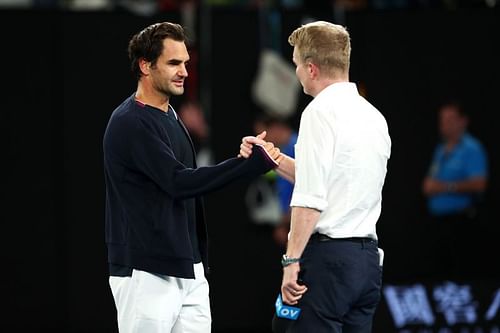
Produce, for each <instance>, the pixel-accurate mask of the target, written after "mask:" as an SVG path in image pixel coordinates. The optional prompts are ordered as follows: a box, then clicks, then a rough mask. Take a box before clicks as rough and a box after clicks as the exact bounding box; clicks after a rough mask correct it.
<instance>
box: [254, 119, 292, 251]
mask: <svg viewBox="0 0 500 333" xmlns="http://www.w3.org/2000/svg"><path fill="white" fill-rule="evenodd" d="M254 130H255V133H262V132H263V131H266V140H267V141H269V142H272V143H273V144H274V145H275V146H276V147H278V148H279V149H280V151H281V152H282V153H283V154H285V155H287V156H290V157H291V158H294V157H295V144H296V143H297V135H298V134H297V131H296V130H295V129H294V128H293V127H292V125H291V124H290V121H289V120H288V119H286V118H282V117H279V116H273V115H268V114H260V115H259V116H258V117H257V118H256V120H255V123H254ZM270 172H275V170H271V171H270ZM275 186H276V193H277V196H278V201H279V207H280V215H281V219H280V222H279V223H278V224H277V225H276V226H275V227H274V230H273V238H274V241H275V242H276V244H277V245H278V246H280V247H285V246H286V243H287V241H288V232H289V231H290V217H291V208H290V200H291V198H292V192H293V183H292V182H290V180H288V179H287V178H285V177H283V176H280V175H279V174H278V175H277V177H276V178H275Z"/></svg>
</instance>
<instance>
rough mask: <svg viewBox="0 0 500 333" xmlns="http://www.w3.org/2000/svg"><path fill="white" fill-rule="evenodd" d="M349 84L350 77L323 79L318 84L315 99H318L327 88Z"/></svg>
mask: <svg viewBox="0 0 500 333" xmlns="http://www.w3.org/2000/svg"><path fill="white" fill-rule="evenodd" d="M341 82H344V83H348V82H349V77H341V78H323V79H320V80H319V81H318V84H317V85H316V93H315V95H313V97H316V95H318V94H319V93H320V92H321V91H323V89H325V88H326V87H329V86H331V85H332V84H334V83H341Z"/></svg>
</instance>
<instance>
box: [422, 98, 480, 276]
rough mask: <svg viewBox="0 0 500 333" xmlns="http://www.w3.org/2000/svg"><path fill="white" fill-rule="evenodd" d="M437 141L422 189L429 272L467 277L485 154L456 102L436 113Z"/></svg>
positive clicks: (472, 255)
mask: <svg viewBox="0 0 500 333" xmlns="http://www.w3.org/2000/svg"><path fill="white" fill-rule="evenodd" d="M438 124H439V134H440V136H441V142H439V143H438V144H437V146H436V148H435V150H434V154H433V157H432V161H431V164H430V167H429V171H428V174H427V176H426V177H425V178H424V180H423V184H422V191H423V194H424V195H425V196H426V197H427V209H428V213H429V216H430V218H431V221H430V223H431V225H430V227H431V228H432V229H431V230H433V232H432V233H433V236H434V237H435V240H434V241H435V245H436V246H437V248H436V249H435V253H432V254H431V255H432V256H433V257H434V258H435V260H436V262H435V263H434V264H433V270H435V273H436V274H437V275H438V276H439V277H441V278H450V277H455V278H462V277H467V276H468V275H470V274H471V273H473V272H472V271H473V270H474V269H473V267H474V262H475V261H477V260H478V258H476V257H475V256H476V255H477V254H478V253H477V251H476V250H477V248H478V244H477V241H479V239H477V237H476V236H477V234H478V228H479V226H478V225H477V222H478V216H479V214H480V210H481V203H482V201H483V194H484V192H485V190H486V187H487V183H488V159H487V153H486V151H485V149H484V147H483V145H482V144H481V142H480V141H479V140H478V139H477V138H475V137H474V136H472V135H471V134H470V133H469V132H468V130H467V128H468V124H469V118H468V116H467V114H466V113H465V110H464V109H463V107H462V105H461V104H460V103H459V102H458V101H448V102H445V103H443V104H442V105H441V106H440V107H439V109H438Z"/></svg>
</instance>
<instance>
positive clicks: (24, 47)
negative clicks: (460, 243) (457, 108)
mask: <svg viewBox="0 0 500 333" xmlns="http://www.w3.org/2000/svg"><path fill="white" fill-rule="evenodd" d="M212 14H213V16H212V37H211V38H212V51H211V67H210V70H209V71H208V72H209V74H210V82H211V90H212V104H211V113H210V115H211V117H210V119H209V120H210V123H211V125H212V144H213V149H214V152H215V155H216V159H217V160H218V161H220V160H222V159H225V158H227V157H230V156H234V155H235V154H236V153H237V150H238V146H239V141H240V139H241V137H242V136H243V135H247V134H250V133H251V132H252V125H251V120H252V117H253V113H254V112H255V106H254V105H253V102H252V100H251V96H250V84H251V82H252V80H253V78H254V75H255V71H256V67H257V61H258V58H257V56H258V53H259V47H260V45H261V44H260V40H259V35H258V31H257V30H258V29H257V24H258V15H257V13H256V12H255V11H251V10H247V11H243V12H241V11H236V10H223V9H217V10H213V11H212ZM302 14H303V13H300V12H290V13H286V15H283V16H282V19H283V28H282V37H283V40H284V42H283V53H284V55H285V56H286V57H289V56H290V55H291V49H290V48H288V47H287V44H286V37H287V36H288V34H289V33H290V32H291V31H292V30H293V29H294V28H295V27H296V26H297V25H298V24H299V23H300V19H301V17H302ZM314 14H315V15H317V17H318V18H319V17H321V15H327V13H314ZM321 18H323V19H328V17H321ZM499 18H500V17H499V15H498V11H493V10H492V11H477V12H472V13H471V12H467V13H462V12H453V13H438V12H432V13H429V12H410V13H408V12H406V13H403V12H387V13H385V14H382V13H378V14H376V15H375V14H373V13H369V12H366V13H358V14H353V15H349V16H348V21H347V25H348V28H349V30H350V31H351V35H352V41H353V62H352V79H353V81H355V82H358V83H362V84H363V85H364V86H365V87H366V92H367V97H368V99H369V100H370V101H372V102H373V104H375V105H376V106H377V107H379V108H380V110H381V111H382V113H383V114H384V115H385V116H386V118H387V120H388V123H389V127H390V132H391V137H392V140H393V152H392V157H391V160H390V163H389V173H388V177H387V182H386V186H385V189H384V202H383V214H382V217H381V220H380V224H379V236H380V241H381V245H382V247H384V249H385V250H386V254H387V256H386V265H385V266H386V268H385V278H386V281H408V280H410V281H411V280H412V279H415V278H419V277H422V278H432V276H430V275H429V273H428V272H427V271H426V256H429V255H431V253H429V251H428V250H426V249H425V245H426V236H427V235H426V228H425V223H424V221H423V220H424V219H425V214H424V201H423V198H422V196H421V194H420V182H421V180H422V177H423V176H424V174H425V172H426V169H427V164H428V161H429V158H430V155H431V151H432V149H433V145H434V143H435V141H436V139H437V136H436V122H435V107H436V104H437V101H438V100H439V99H440V98H441V97H442V96H443V95H446V94H448V93H456V94H459V95H460V96H462V97H463V98H464V100H465V102H466V106H467V108H468V109H469V111H471V118H472V124H471V131H472V132H473V133H474V134H476V135H477V136H478V137H479V138H480V139H481V140H482V141H483V142H484V143H485V145H486V148H487V149H488V152H489V154H490V161H491V174H492V177H491V184H490V189H489V191H488V196H487V206H488V208H490V209H489V211H490V215H488V223H487V224H485V225H484V226H482V228H484V229H482V230H484V233H485V239H488V240H491V238H488V235H495V234H497V233H498V231H500V230H499V222H498V214H497V213H496V212H495V211H494V210H493V208H494V206H495V204H496V203H498V202H499V197H500V194H499V187H500V186H499V185H500V184H499V180H498V176H497V174H496V172H495V171H496V170H497V169H498V165H499V163H500V161H499V160H498V159H499V156H498V149H497V148H496V146H497V144H498V143H499V138H498V134H497V131H496V129H495V127H494V126H495V124H496V123H495V122H494V121H493V119H494V118H493V117H495V112H496V111H497V110H498V109H499V105H498V101H497V99H496V97H497V96H496V94H497V91H498V78H499V77H500V75H499V74H500V73H499V68H500V65H499V63H498V59H499V54H498V53H499V51H498V49H497V48H496V47H495V45H496V44H497V41H498V40H499V38H500V31H499V23H498V22H500V20H499ZM177 19H178V16H177V15H176V14H165V15H162V16H159V17H154V18H144V17H136V16H133V15H130V14H127V13H116V12H113V13H107V12H102V13H100V12H97V13H93V12H89V13H53V12H16V11H8V12H6V11H3V12H0V27H1V28H2V31H5V32H6V33H5V34H4V41H3V42H2V55H1V59H2V60H3V61H2V64H4V73H6V74H7V75H5V76H4V82H3V85H2V86H3V89H2V91H3V92H2V95H3V96H2V100H3V107H2V111H1V113H0V117H1V118H0V120H1V125H2V133H4V134H6V135H5V137H6V139H5V140H4V142H7V145H6V147H5V149H4V150H3V151H5V152H7V153H6V154H5V155H4V158H5V159H4V165H6V166H7V168H6V170H5V173H4V175H5V176H4V177H3V180H2V198H3V199H4V200H2V202H3V205H2V210H1V215H0V216H1V219H2V224H3V225H4V228H5V229H4V233H3V234H4V235H5V236H4V237H3V242H2V243H3V244H2V245H3V248H4V249H3V251H2V254H1V255H2V259H3V262H4V270H5V271H6V272H8V273H5V274H4V277H6V278H5V281H4V280H2V281H3V282H4V283H3V284H4V286H5V287H6V289H5V291H4V295H6V296H7V301H8V302H9V304H11V306H10V309H11V310H12V313H11V315H9V316H7V319H6V322H5V327H9V328H16V329H17V331H27V330H31V331H33V330H36V329H50V330H52V331H56V330H59V331H65V332H115V331H116V322H115V312H114V308H113V303H112V298H111V294H110V291H109V287H108V284H107V267H106V250H105V246H104V234H103V231H104V228H103V220H104V179H103V174H102V149H101V143H102V135H103V132H104V128H105V126H106V122H107V119H108V118H109V116H110V114H111V112H112V110H113V109H114V108H115V107H116V105H118V104H119V103H120V102H121V101H122V100H123V99H124V98H126V97H128V96H129V95H130V94H131V93H132V92H133V90H134V88H135V82H134V81H133V79H132V77H131V76H130V74H129V71H128V68H129V65H128V61H127V57H126V45H127V41H128V39H129V38H130V37H131V36H132V34H133V33H135V32H136V31H138V30H140V29H141V28H143V27H144V26H146V25H148V24H150V23H153V22H156V21H159V20H177ZM235 31H236V32H237V34H236V36H237V37H235V36H234V34H235ZM202 38H203V37H202ZM307 101H308V99H307V97H305V96H302V97H301V101H300V103H299V105H298V106H297V110H298V112H299V111H300V110H301V109H302V107H303V106H304V105H305V103H306V102H307ZM172 102H173V104H174V106H175V105H176V103H179V100H176V99H174V100H173V101H172ZM298 115H299V114H298ZM247 185H248V184H247V183H243V182H240V183H236V184H233V185H231V186H229V187H228V188H227V189H224V190H221V191H218V192H215V193H212V194H210V195H207V197H206V207H207V212H206V213H207V217H208V221H209V232H210V235H211V238H210V247H211V252H210V253H211V254H210V258H211V259H210V262H211V267H212V275H211V276H210V283H211V299H212V309H213V319H214V330H215V331H216V332H222V331H227V332H244V331H245V330H247V331H255V332H266V331H267V330H268V328H269V319H270V317H271V315H272V312H273V303H274V299H275V297H276V295H277V292H278V290H279V285H280V279H281V275H280V274H281V270H280V267H279V257H280V254H281V252H282V249H280V248H279V247H277V246H276V245H275V244H274V243H273V241H272V238H271V232H270V231H271V230H270V228H269V227H266V226H257V225H255V224H253V223H251V222H250V219H249V217H248V214H247V212H246V206H245V204H244V200H243V198H244V195H245V191H246V188H247ZM493 244H494V243H493V242H490V243H488V242H486V245H485V247H484V248H483V249H482V250H483V251H484V252H483V253H484V255H488V256H494V255H498V254H499V252H498V249H497V248H495V247H494V246H493ZM483 268H484V272H483V273H482V274H483V275H481V276H479V277H478V278H485V279H486V278H492V276H493V277H494V276H495V275H494V274H498V273H497V272H495V270H494V269H493V268H491V266H487V267H486V266H485V267H483ZM496 276H498V275H496ZM497 280H498V279H497ZM28 313H29V314H30V320H26V317H27V316H26V314H28ZM380 325H382V324H379V326H378V327H381V326H380ZM380 332H383V330H380Z"/></svg>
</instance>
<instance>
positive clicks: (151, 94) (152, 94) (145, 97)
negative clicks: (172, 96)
mask: <svg viewBox="0 0 500 333" xmlns="http://www.w3.org/2000/svg"><path fill="white" fill-rule="evenodd" d="M135 99H136V100H138V101H139V102H141V103H143V104H147V105H150V106H153V107H155V108H157V109H160V110H162V111H163V112H168V102H169V97H168V96H165V95H162V94H160V93H158V92H157V91H156V90H154V89H152V88H151V87H150V86H147V85H144V84H141V82H139V84H138V85H137V91H136V93H135Z"/></svg>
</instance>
